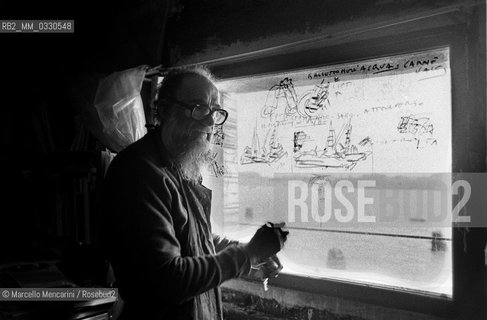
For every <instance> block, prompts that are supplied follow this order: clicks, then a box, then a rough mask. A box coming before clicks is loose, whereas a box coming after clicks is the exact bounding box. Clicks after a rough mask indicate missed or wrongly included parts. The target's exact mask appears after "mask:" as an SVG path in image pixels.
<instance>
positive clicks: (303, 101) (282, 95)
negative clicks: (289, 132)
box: [261, 77, 339, 118]
mask: <svg viewBox="0 0 487 320" xmlns="http://www.w3.org/2000/svg"><path fill="white" fill-rule="evenodd" d="M335 81H339V79H338V78H335ZM329 89H330V82H329V81H328V82H326V83H325V79H323V80H321V82H320V83H319V84H316V85H315V87H314V88H313V89H311V90H308V91H306V92H304V93H303V94H302V95H300V96H298V95H297V94H296V90H295V88H294V84H293V80H292V79H291V78H287V77H286V78H284V79H283V80H281V81H279V83H278V84H275V85H273V86H272V87H271V88H270V89H269V91H268V92H267V96H266V99H265V103H264V107H263V108H262V111H261V116H262V117H263V118H268V117H270V116H271V115H272V114H274V112H275V111H276V110H277V109H278V108H279V107H280V106H282V105H283V106H284V114H285V115H288V116H289V115H293V114H295V113H296V112H297V113H298V114H299V115H301V116H303V117H308V118H312V117H315V116H316V115H317V112H318V111H319V110H324V109H327V108H328V107H329V106H330V100H329V99H328V97H329V95H330V90H329Z"/></svg>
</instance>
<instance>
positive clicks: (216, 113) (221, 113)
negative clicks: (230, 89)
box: [167, 98, 228, 125]
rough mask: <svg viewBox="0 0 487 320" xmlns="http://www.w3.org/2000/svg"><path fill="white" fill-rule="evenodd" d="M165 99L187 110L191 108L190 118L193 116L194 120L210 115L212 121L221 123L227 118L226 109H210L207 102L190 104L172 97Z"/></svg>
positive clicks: (217, 123)
mask: <svg viewBox="0 0 487 320" xmlns="http://www.w3.org/2000/svg"><path fill="white" fill-rule="evenodd" d="M167 100H169V101H172V102H174V103H177V104H179V105H180V106H182V107H185V108H186V109H188V110H191V118H193V119H194V120H198V121H200V120H203V119H205V118H207V117H209V116H211V117H212V118H213V122H214V123H215V124H216V125H221V124H223V123H224V122H225V121H226V120H227V117H228V112H227V111H226V110H223V109H220V108H217V109H211V107H210V106H209V105H207V104H199V103H195V104H192V105H190V104H187V103H185V102H182V101H179V100H177V99H174V98H168V99H167Z"/></svg>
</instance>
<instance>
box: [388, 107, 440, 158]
mask: <svg viewBox="0 0 487 320" xmlns="http://www.w3.org/2000/svg"><path fill="white" fill-rule="evenodd" d="M397 130H398V132H399V133H400V134H406V135H410V136H412V139H411V141H414V142H416V149H422V148H425V147H427V146H431V145H437V144H438V141H437V140H436V138H435V137H434V135H433V131H434V126H433V124H432V123H431V120H430V118H429V117H425V116H421V115H419V114H416V115H413V114H411V115H407V116H404V117H401V120H400V121H399V124H398V125H397Z"/></svg>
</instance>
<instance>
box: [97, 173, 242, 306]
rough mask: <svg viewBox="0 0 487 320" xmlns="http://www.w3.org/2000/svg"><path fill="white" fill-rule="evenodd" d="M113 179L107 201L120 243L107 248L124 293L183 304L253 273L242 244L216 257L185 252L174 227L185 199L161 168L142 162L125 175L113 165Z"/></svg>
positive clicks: (117, 242)
mask: <svg viewBox="0 0 487 320" xmlns="http://www.w3.org/2000/svg"><path fill="white" fill-rule="evenodd" d="M111 177H113V178H111ZM111 177H110V176H108V178H107V179H111V180H112V181H111V183H109V185H108V187H109V188H110V190H109V192H108V194H109V196H108V197H107V199H105V201H107V202H108V203H109V204H111V207H110V209H109V211H110V212H111V213H112V215H111V216H112V217H113V218H114V219H112V220H113V239H115V240H116V241H115V242H111V245H109V250H110V251H111V253H112V255H111V256H112V263H113V266H114V271H115V275H116V277H117V280H119V284H120V289H121V290H122V289H125V290H124V291H125V293H126V294H125V295H126V297H130V296H133V295H138V294H140V292H147V293H148V294H151V295H153V298H156V299H157V300H158V299H163V300H162V301H166V302H171V303H180V302H183V301H185V300H188V299H190V298H192V297H194V296H196V295H198V294H200V293H203V292H205V291H208V290H210V289H212V288H214V287H216V286H218V285H219V284H221V283H222V282H224V281H226V280H228V279H231V278H235V277H240V276H241V275H243V274H246V273H248V272H249V270H250V261H249V259H248V256H247V254H246V252H245V250H244V249H243V247H242V246H240V245H236V246H229V247H227V248H225V249H223V250H221V251H219V252H218V253H217V254H215V255H204V256H196V257H194V256H184V257H183V256H182V255H181V245H182V244H181V242H180V240H181V239H182V235H181V234H178V232H177V231H176V230H175V219H181V217H179V216H178V215H177V213H175V212H173V211H174V210H175V208H176V207H178V206H180V205H182V204H181V197H180V195H179V193H178V191H177V188H176V186H175V185H174V183H173V181H172V180H171V179H169V178H168V177H167V176H166V175H165V174H164V171H163V170H162V171H161V169H160V168H157V167H155V166H152V164H150V163H144V164H143V165H139V166H136V167H135V168H134V167H133V168H130V170H127V171H126V172H124V173H122V172H120V171H118V172H117V170H115V169H114V172H112V174H111ZM159 301H161V300H159Z"/></svg>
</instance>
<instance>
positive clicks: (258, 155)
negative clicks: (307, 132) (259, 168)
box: [240, 127, 287, 164]
mask: <svg viewBox="0 0 487 320" xmlns="http://www.w3.org/2000/svg"><path fill="white" fill-rule="evenodd" d="M276 134H277V130H276V128H275V127H273V128H270V129H269V130H268V131H267V134H266V137H265V139H264V143H263V144H262V145H261V143H260V139H259V135H258V134H257V129H256V128H254V133H253V135H252V144H251V145H250V146H246V147H245V149H244V151H243V154H242V156H241V157H240V164H252V163H267V164H271V163H273V162H276V161H278V160H279V159H281V158H282V157H284V156H286V155H287V152H286V151H284V148H283V147H282V144H281V143H279V141H278V139H277V136H276Z"/></svg>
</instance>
